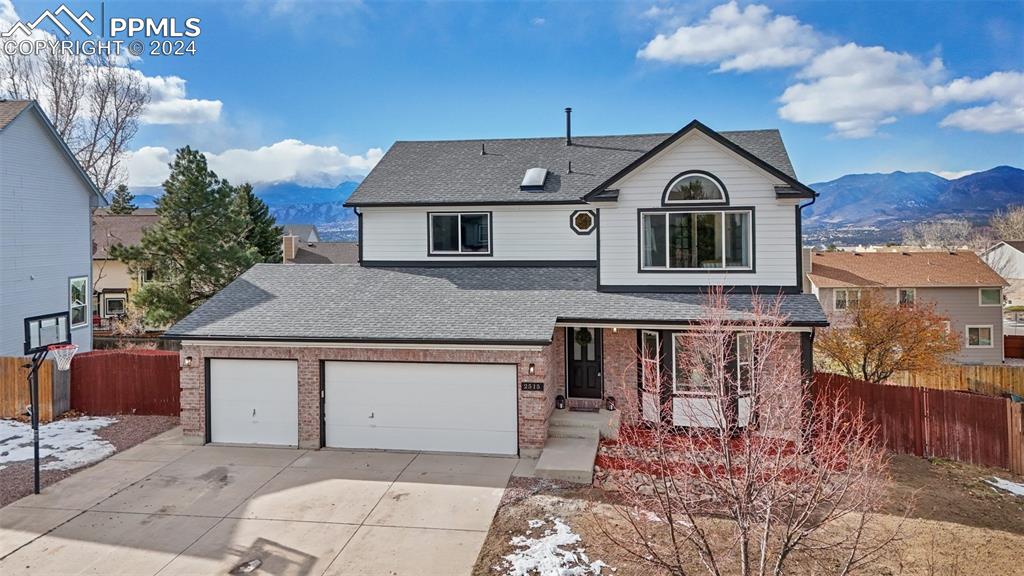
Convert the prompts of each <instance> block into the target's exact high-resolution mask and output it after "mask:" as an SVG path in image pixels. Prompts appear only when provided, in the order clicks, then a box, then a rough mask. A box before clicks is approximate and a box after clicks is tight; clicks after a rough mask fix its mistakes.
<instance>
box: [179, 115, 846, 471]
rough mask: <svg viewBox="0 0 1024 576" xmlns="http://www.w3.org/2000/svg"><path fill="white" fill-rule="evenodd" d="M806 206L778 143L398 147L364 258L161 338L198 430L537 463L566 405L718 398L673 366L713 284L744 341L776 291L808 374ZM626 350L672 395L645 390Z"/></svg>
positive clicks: (260, 285) (379, 183) (373, 207)
mask: <svg viewBox="0 0 1024 576" xmlns="http://www.w3.org/2000/svg"><path fill="white" fill-rule="evenodd" d="M567 124H568V122H567ZM814 196H815V194H814V192H813V191H812V190H810V189H809V188H807V187H806V186H805V185H803V184H801V183H800V182H799V181H798V180H797V179H796V175H795V173H794V171H793V167H792V165H791V164H790V160H789V157H788V155H787V153H786V149H785V146H784V145H783V142H782V139H781V136H780V134H779V132H778V131H776V130H756V131H744V132H721V133H719V132H716V131H714V130H712V129H710V128H708V127H707V126H705V125H703V124H701V123H700V122H697V121H694V122H691V123H690V124H688V125H686V126H685V127H683V128H682V129H681V130H679V131H678V132H675V133H666V134H642V135H627V136H594V137H573V136H572V135H571V133H568V131H567V134H566V137H565V138H525V139H510V140H458V141H427V142H404V141H403V142H396V143H395V144H394V145H393V146H392V147H391V148H390V150H389V151H388V152H387V154H386V155H385V156H384V157H383V159H382V160H381V161H380V162H379V163H378V164H377V166H376V167H375V168H374V169H373V170H372V171H371V172H370V174H369V175H368V176H367V177H366V179H365V180H364V181H363V182H362V183H361V184H360V186H359V188H358V189H357V190H356V191H355V192H354V193H353V194H352V196H351V197H350V198H349V200H348V201H347V205H348V206H351V207H353V208H355V209H356V211H357V214H358V217H359V219H360V227H359V230H360V241H359V244H358V249H359V265H335V264H308V265H303V266H288V265H273V264H258V265H256V266H254V267H253V268H251V269H250V270H249V271H247V272H246V273H245V274H243V275H242V276H241V277H240V278H239V279H237V280H236V281H235V282H233V283H232V284H230V285H229V286H227V287H226V288H225V289H224V290H222V291H221V292H220V293H219V294H217V295H215V296H214V297H213V298H211V299H210V300H208V301H207V302H206V303H204V304H203V305H202V306H200V307H199V308H197V309H196V310H195V311H194V312H193V313H192V314H190V315H189V316H188V317H186V318H185V319H183V320H182V321H180V322H179V323H177V324H176V325H174V326H173V327H171V328H170V329H169V331H168V332H167V333H166V334H165V337H166V338H174V339H177V340H180V341H181V345H182V348H181V356H182V366H183V368H182V373H181V383H182V396H181V402H182V422H183V426H184V430H185V434H186V435H187V436H189V437H191V438H193V439H195V440H196V441H198V442H204V441H205V442H225V443H246V444H270V445H299V446H302V447H310V448H318V447H323V446H327V447H344V448H374V449H399V450H426V451H440V452H464V453H484V454H509V455H515V454H525V455H529V454H537V453H540V452H541V450H542V449H543V448H544V447H545V444H546V442H547V441H548V439H549V437H551V439H552V441H556V440H557V441H559V442H560V443H561V442H562V441H569V440H572V439H570V438H566V436H572V434H571V433H570V434H567V433H566V430H565V427H564V426H562V425H555V424H554V423H555V422H563V419H564V418H565V417H566V415H567V414H569V415H579V416H580V417H581V418H582V417H583V415H584V414H586V413H581V412H571V413H570V412H566V411H564V410H557V409H556V408H555V406H556V403H557V404H560V403H561V401H560V398H559V397H562V398H564V399H565V401H566V403H567V404H568V407H569V408H573V409H577V410H592V411H595V412H596V414H586V415H587V416H589V417H593V418H596V419H598V420H600V419H602V418H603V419H605V421H606V422H608V421H614V418H615V417H616V416H620V417H621V418H625V419H628V420H629V421H633V420H636V419H637V418H640V417H641V407H643V409H644V414H645V415H646V416H647V417H651V414H652V412H651V410H650V409H651V408H656V407H657V406H658V405H659V403H661V402H664V403H665V404H664V405H665V406H666V407H667V406H669V405H670V406H672V409H673V410H674V411H675V412H674V416H673V420H674V421H675V422H676V423H677V424H679V425H701V424H702V423H701V422H695V421H691V420H688V419H687V418H688V416H687V414H690V413H692V411H689V410H684V408H686V407H687V406H690V405H697V406H699V405H701V404H702V403H706V402H707V400H706V399H704V398H703V397H702V396H701V390H700V387H699V383H698V382H696V381H692V382H691V381H690V380H689V379H688V377H687V375H686V374H684V373H678V374H673V367H672V358H674V356H675V355H674V352H673V350H674V348H675V347H676V346H685V345H686V335H687V332H688V330H691V329H692V328H693V325H694V323H695V322H697V321H699V320H700V319H701V318H702V317H703V316H704V314H705V311H706V308H705V305H706V302H707V299H706V298H707V295H706V292H707V291H708V290H709V289H710V288H712V287H714V286H719V285H724V286H725V287H726V288H727V289H728V290H729V291H730V296H729V303H730V310H729V314H730V315H731V317H732V319H734V320H735V321H736V323H737V328H736V329H737V334H739V335H742V334H744V333H745V332H744V326H743V325H744V322H746V321H748V320H749V319H750V318H751V314H752V309H753V305H754V303H755V302H756V295H758V294H760V295H766V296H769V297H774V296H776V295H779V297H780V298H781V308H782V313H783V314H784V315H785V317H786V326H785V330H786V333H787V335H788V337H789V338H790V342H791V346H790V347H789V350H790V353H791V354H792V355H793V358H799V360H800V361H801V362H802V363H803V366H804V367H805V368H806V369H807V370H808V371H809V370H810V358H811V356H810V354H811V348H810V343H811V335H812V333H813V331H814V330H815V328H817V327H821V326H825V325H827V319H826V317H825V314H824V313H823V311H822V309H821V306H820V305H819V304H818V301H817V300H816V299H815V297H814V296H813V295H811V294H804V293H802V290H801V279H802V277H803V271H802V270H801V259H800V234H801V230H800V227H801V224H800V206H801V205H802V204H803V203H806V202H808V201H810V200H811V199H812V198H813V197H814ZM637 350H643V351H644V352H643V355H644V357H646V358H650V359H651V360H652V361H655V362H657V361H660V362H661V369H662V370H663V371H664V372H663V373H664V374H666V375H667V374H673V382H672V384H671V386H668V387H666V388H665V389H664V390H662V391H661V393H659V394H646V393H645V394H643V395H642V396H643V398H640V397H638V396H641V394H640V393H639V392H638V390H639V389H640V386H641V384H642V383H641V382H639V378H640V376H639V371H638V370H637V352H636V351H637ZM611 398H614V403H615V404H616V405H617V410H616V411H615V412H609V411H607V410H605V409H604V407H606V406H607V404H608V403H609V400H610V399H611ZM738 409H739V410H741V411H742V410H743V409H744V408H743V405H742V403H741V405H740V406H739V407H738ZM563 423H564V422H563ZM580 441H581V442H584V443H586V442H590V439H589V438H588V439H586V440H582V439H581V440H580ZM592 442H593V444H592V445H591V446H590V448H581V449H580V450H581V452H583V451H585V450H594V451H596V448H597V439H596V434H595V435H594V437H593V439H592ZM543 461H544V457H543V456H542V458H541V462H543ZM591 462H592V461H591ZM538 466H540V464H538ZM587 466H589V465H587Z"/></svg>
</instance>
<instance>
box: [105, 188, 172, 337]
mask: <svg viewBox="0 0 1024 576" xmlns="http://www.w3.org/2000/svg"><path fill="white" fill-rule="evenodd" d="M157 219H158V216H157V215H156V211H155V210H154V209H152V208H139V209H137V210H135V212H133V213H131V214H111V213H110V212H109V211H108V210H105V209H100V210H96V212H95V213H94V214H93V226H92V246H93V249H92V277H93V324H94V325H95V326H96V327H97V328H100V329H106V328H109V326H110V322H111V321H112V320H113V319H115V318H117V317H119V316H121V315H123V314H124V313H125V311H126V310H127V309H128V302H129V301H130V299H131V296H132V294H133V293H134V292H135V291H137V290H138V289H139V287H140V286H141V285H142V284H144V283H145V282H146V280H147V277H148V275H149V274H152V272H148V271H147V272H148V273H141V272H140V273H138V274H132V273H131V272H129V271H128V265H127V264H125V263H124V262H121V261H120V260H116V259H114V258H112V257H111V256H110V249H111V248H112V247H114V246H115V245H117V244H122V245H124V246H134V245H136V244H138V243H139V242H140V241H141V240H142V234H143V232H144V231H145V230H146V228H148V227H150V226H152V225H153V224H155V223H156V222H157Z"/></svg>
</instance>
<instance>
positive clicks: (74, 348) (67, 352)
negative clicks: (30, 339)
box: [49, 344, 78, 372]
mask: <svg viewBox="0 0 1024 576" xmlns="http://www.w3.org/2000/svg"><path fill="white" fill-rule="evenodd" d="M49 351H50V356H52V357H53V362H54V363H55V364H56V365H57V370H60V371H61V372H65V371H67V370H69V369H70V368H71V359H72V358H74V357H75V352H78V345H77V344H54V345H53V346H50V347H49Z"/></svg>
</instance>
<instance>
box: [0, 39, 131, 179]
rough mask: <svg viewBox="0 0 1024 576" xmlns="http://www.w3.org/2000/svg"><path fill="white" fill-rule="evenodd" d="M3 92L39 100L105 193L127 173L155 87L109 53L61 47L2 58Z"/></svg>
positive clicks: (85, 168)
mask: <svg viewBox="0 0 1024 576" xmlns="http://www.w3.org/2000/svg"><path fill="white" fill-rule="evenodd" d="M0 94H2V95H3V96H4V97H6V98H15V99H32V100H37V101H38V102H39V103H40V105H41V106H42V107H43V110H44V111H45V112H46V114H47V116H49V118H50V121H51V122H52V123H53V125H54V127H55V128H56V130H57V133H58V134H59V135H60V136H61V138H63V139H64V141H65V142H67V144H68V147H69V148H71V151H72V152H73V153H74V155H75V158H76V159H77V160H78V163H79V164H81V166H82V168H83V169H84V170H85V173H86V174H88V175H89V177H90V178H92V180H93V182H94V183H95V184H96V186H97V187H98V188H99V189H100V190H101V191H103V192H108V191H110V190H111V189H112V188H113V187H114V186H115V185H116V184H117V183H119V182H121V181H123V180H124V178H125V173H124V169H123V166H122V161H123V160H124V156H125V153H126V152H127V146H128V143H129V142H130V141H131V139H132V138H133V137H135V134H136V132H137V131H138V127H139V119H140V118H141V116H142V112H143V109H144V108H145V106H146V104H147V103H148V102H149V92H148V89H147V87H146V84H145V81H144V79H143V78H142V75H141V74H139V73H138V72H137V71H136V70H133V69H131V68H130V67H128V66H123V65H120V64H118V63H116V62H115V61H114V60H112V59H111V58H109V57H103V56H96V57H90V58H85V57H81V56H77V55H73V54H66V53H62V52H60V51H52V52H50V51H48V52H46V53H45V55H43V56H40V57H27V56H6V57H4V58H0Z"/></svg>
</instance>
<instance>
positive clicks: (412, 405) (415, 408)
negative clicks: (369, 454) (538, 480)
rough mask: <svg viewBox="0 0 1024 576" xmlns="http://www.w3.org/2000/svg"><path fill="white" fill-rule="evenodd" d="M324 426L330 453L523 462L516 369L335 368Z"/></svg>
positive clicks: (328, 368) (329, 375)
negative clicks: (479, 456)
mask: <svg viewBox="0 0 1024 576" xmlns="http://www.w3.org/2000/svg"><path fill="white" fill-rule="evenodd" d="M324 426H325V433H326V437H325V441H326V442H325V443H326V445H327V446H329V447H338V448H382V449H390V450H424V451H432V452H476V453H483V454H515V453H516V451H517V448H518V443H517V415H516V367H515V366H514V365H511V364H430V363H421V362H327V363H326V365H325V366H324Z"/></svg>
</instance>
